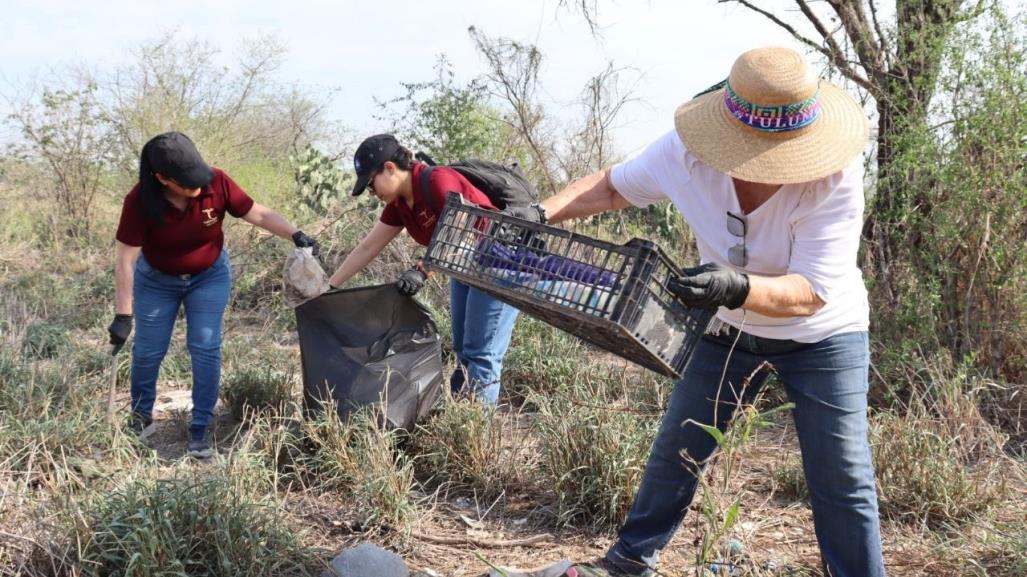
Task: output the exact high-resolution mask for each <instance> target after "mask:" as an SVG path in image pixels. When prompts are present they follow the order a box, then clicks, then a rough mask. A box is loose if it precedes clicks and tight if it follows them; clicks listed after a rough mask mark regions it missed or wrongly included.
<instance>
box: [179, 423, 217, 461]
mask: <svg viewBox="0 0 1027 577" xmlns="http://www.w3.org/2000/svg"><path fill="white" fill-rule="evenodd" d="M185 454H186V455H187V456H190V457H192V458H194V459H209V458H211V457H213V456H214V447H212V446H211V444H210V435H209V434H208V431H207V428H206V427H202V428H192V427H190V428H189V444H188V445H187V446H186V451H185Z"/></svg>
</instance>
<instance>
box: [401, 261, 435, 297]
mask: <svg viewBox="0 0 1027 577" xmlns="http://www.w3.org/2000/svg"><path fill="white" fill-rule="evenodd" d="M426 280H428V275H426V274H424V273H423V272H421V270H420V269H418V268H416V267H415V268H412V269H410V270H408V271H406V272H404V273H403V274H401V275H399V278H398V279H396V289H397V290H398V291H399V292H400V293H402V294H405V295H407V296H408V297H412V296H414V295H415V294H417V291H419V290H421V288H423V287H424V281H426Z"/></svg>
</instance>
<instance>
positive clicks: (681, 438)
mask: <svg viewBox="0 0 1027 577" xmlns="http://www.w3.org/2000/svg"><path fill="white" fill-rule="evenodd" d="M733 334H734V335H737V334H738V333H737V331H736V332H734V333H733ZM733 342H734V339H733V336H732V337H730V338H728V337H726V336H718V337H710V336H707V337H705V338H703V339H701V340H700V341H699V343H698V344H697V345H696V350H695V355H694V356H693V358H692V361H691V363H690V364H689V365H688V368H687V369H686V371H685V374H684V376H683V378H682V379H681V381H679V382H678V383H677V384H676V385H675V387H674V391H673V393H672V395H671V398H670V401H669V403H668V406H667V411H666V412H665V413H664V416H663V421H662V423H661V425H660V430H659V432H658V433H657V436H656V439H655V440H654V442H653V446H652V451H651V453H650V455H649V462H648V463H647V464H646V468H645V473H644V476H643V478H642V482H641V485H640V486H639V489H638V493H637V494H636V495H635V500H634V502H633V503H632V506H631V510H630V512H629V513H628V517H627V519H626V520H625V522H624V525H623V526H622V527H621V529H620V532H619V538H618V541H617V542H616V543H614V544H613V546H612V547H610V550H609V551H608V552H607V559H608V560H609V561H610V562H612V563H613V564H615V565H616V566H618V567H621V568H623V569H625V570H626V571H628V572H631V573H637V574H644V573H645V571H646V569H647V568H654V567H655V564H656V558H657V555H658V552H659V550H660V549H662V548H663V547H664V546H666V545H667V543H668V542H669V541H670V539H671V537H672V536H673V535H674V532H675V531H676V530H677V528H678V526H679V525H680V524H681V521H682V519H684V516H685V512H686V511H687V510H688V506H689V504H690V503H691V502H692V498H693V496H694V495H695V490H696V485H697V483H698V481H697V479H696V474H697V469H698V468H697V467H696V466H695V465H694V464H691V463H693V462H694V463H705V462H706V460H707V459H708V458H709V457H710V456H711V455H712V454H713V452H714V451H715V449H716V448H717V445H716V441H715V440H714V439H713V437H712V436H710V435H709V433H707V432H706V431H703V430H702V429H701V428H699V427H697V426H695V425H694V424H693V423H704V424H714V423H715V424H716V426H717V428H719V429H720V430H721V431H723V430H725V429H726V427H727V425H728V421H729V420H730V418H731V416H732V414H733V412H734V410H735V409H736V407H737V406H738V404H739V402H738V401H739V400H741V401H742V402H743V403H744V402H748V401H751V400H752V399H753V398H754V397H755V395H756V393H757V392H758V390H759V388H760V386H761V385H762V384H763V382H764V380H765V379H766V371H765V370H764V371H761V372H760V374H758V375H757V376H754V377H753V378H752V379H751V380H749V377H750V375H752V373H753V372H754V371H755V370H756V369H757V367H759V366H760V365H761V363H762V362H763V361H768V362H769V363H771V364H772V365H773V366H774V368H775V369H776V370H777V374H778V376H779V377H780V380H781V381H782V382H783V383H784V387H785V390H786V392H787V394H788V398H789V399H790V400H791V402H793V403H794V404H795V408H794V410H793V411H792V416H793V418H794V419H795V429H796V432H797V433H798V437H799V448H800V450H801V452H802V464H803V472H804V473H805V476H806V484H807V486H808V487H809V493H810V504H811V506H812V509H813V522H814V526H815V529H816V535H817V542H818V543H819V545H820V553H821V557H822V560H823V563H824V566H825V574H826V575H831V576H832V577H881V576H883V575H884V561H883V559H882V554H881V535H880V524H879V520H878V512H877V493H876V490H875V483H874V470H873V463H872V462H871V459H870V444H869V441H868V439H867V433H868V423H867V389H868V380H867V379H868V369H869V362H870V358H869V357H870V354H869V349H868V337H867V333H866V332H852V333H844V334H840V335H835V336H832V337H829V338H827V339H824V340H823V341H821V342H819V343H814V344H804V343H795V342H794V341H780V340H774V339H762V338H758V337H753V336H751V335H748V334H746V333H741V337H740V338H739V339H738V341H737V345H736V346H735V348H734V351H731V345H732V343H733ZM729 351H730V353H729ZM725 364H726V365H727V371H726V373H725V372H724V370H725ZM722 375H723V385H721V379H722ZM683 455H687V459H686V458H684V457H683ZM828 571H829V572H828Z"/></svg>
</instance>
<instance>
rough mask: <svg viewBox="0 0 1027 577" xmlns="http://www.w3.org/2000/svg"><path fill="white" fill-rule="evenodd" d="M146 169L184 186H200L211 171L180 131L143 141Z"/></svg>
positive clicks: (204, 183) (207, 182) (208, 180)
mask: <svg viewBox="0 0 1027 577" xmlns="http://www.w3.org/2000/svg"><path fill="white" fill-rule="evenodd" d="M145 150H146V159H147V160H148V161H149V163H150V169H151V170H152V171H153V172H156V173H159V174H160V175H161V176H163V177H165V178H170V179H172V180H174V181H175V182H177V183H178V184H180V185H182V186H183V187H185V188H201V187H204V186H207V185H208V184H209V183H210V181H211V180H213V179H214V171H213V170H211V168H210V166H208V165H207V163H206V162H204V161H203V157H202V156H200V152H199V151H198V150H196V145H195V144H193V141H192V140H189V137H188V136H186V135H184V134H182V133H181V132H165V133H164V134H158V135H157V136H154V137H153V138H151V139H150V141H149V142H147V143H146V146H145Z"/></svg>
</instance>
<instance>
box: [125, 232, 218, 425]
mask: <svg viewBox="0 0 1027 577" xmlns="http://www.w3.org/2000/svg"><path fill="white" fill-rule="evenodd" d="M231 286H232V271H231V266H230V265H229V262H228V253H226V252H225V251H221V255H220V256H219V257H218V259H217V260H216V261H214V264H212V265H211V266H210V268H208V269H207V270H205V271H203V272H201V273H197V274H194V275H183V276H177V275H169V274H164V273H162V272H160V271H158V270H156V269H154V268H153V267H152V266H150V263H148V262H146V258H145V257H143V256H142V255H140V256H139V260H137V261H136V267H135V276H134V281H133V285H132V298H133V300H134V303H133V310H134V311H135V323H136V337H135V345H134V346H133V347H132V411H133V412H134V413H136V414H139V415H143V416H144V417H150V415H151V414H152V413H153V403H154V401H155V400H156V398H157V373H158V372H159V371H160V363H161V361H162V360H164V355H165V353H167V352H168V344H169V343H170V342H171V330H172V329H173V328H174V326H175V317H177V316H178V309H179V308H180V307H182V306H183V305H184V306H185V322H186V344H187V346H188V348H189V357H190V359H191V360H192V368H193V420H192V428H194V429H197V428H206V427H207V425H209V424H210V421H211V418H212V417H213V415H214V405H215V404H216V403H217V400H218V388H219V386H220V384H221V319H222V317H223V316H224V313H225V307H226V306H227V305H228V294H229V291H230V289H231Z"/></svg>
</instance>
